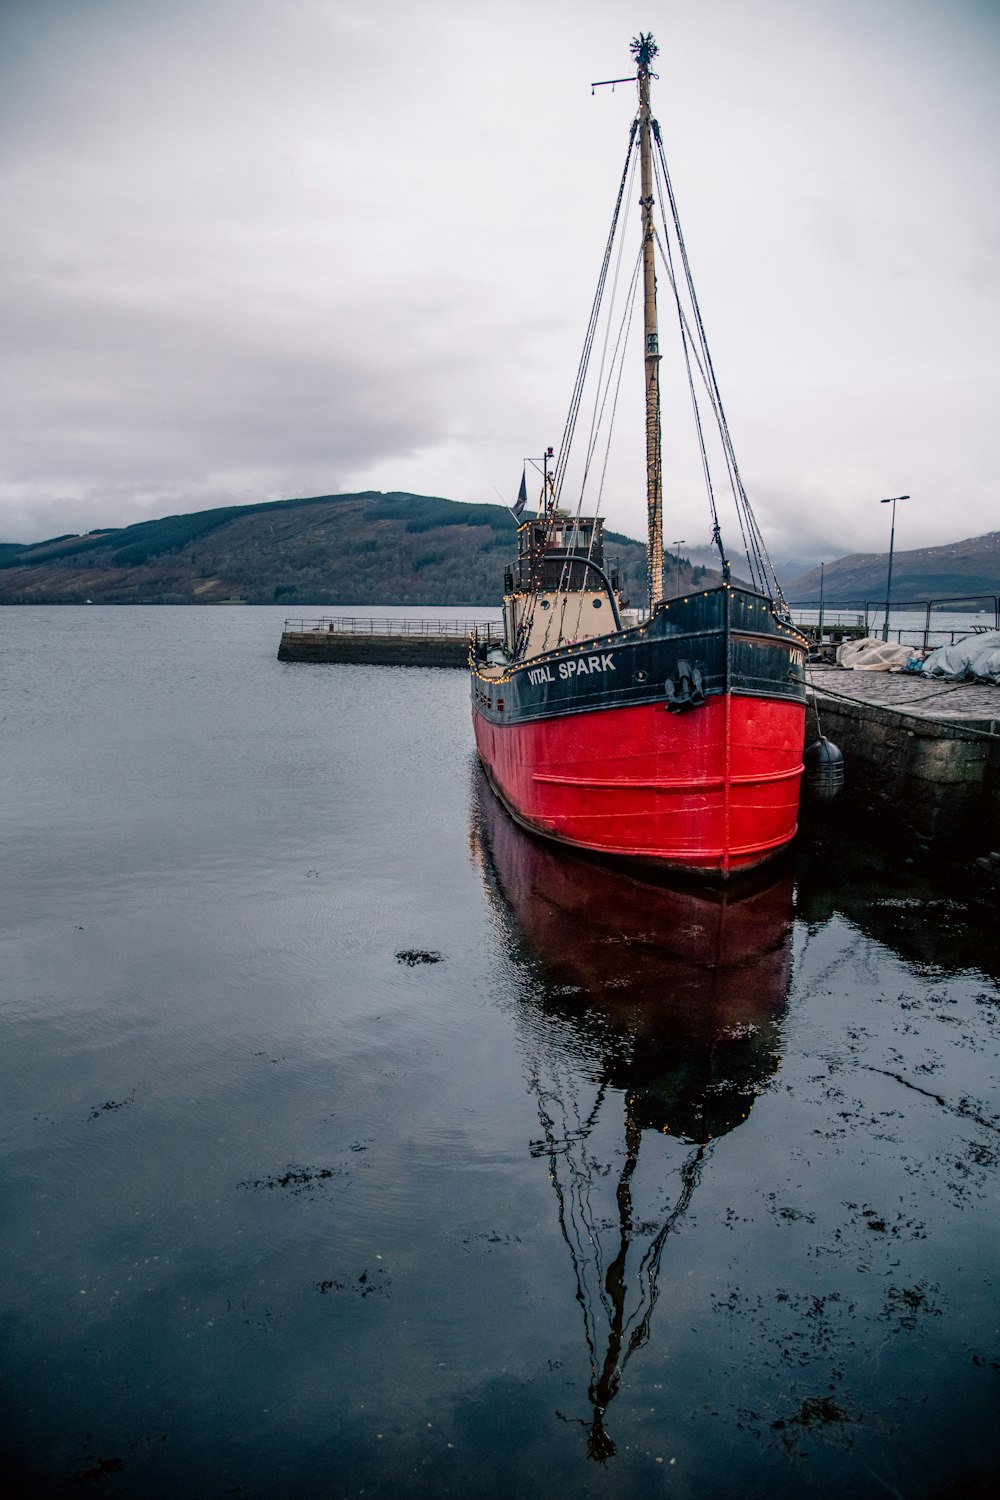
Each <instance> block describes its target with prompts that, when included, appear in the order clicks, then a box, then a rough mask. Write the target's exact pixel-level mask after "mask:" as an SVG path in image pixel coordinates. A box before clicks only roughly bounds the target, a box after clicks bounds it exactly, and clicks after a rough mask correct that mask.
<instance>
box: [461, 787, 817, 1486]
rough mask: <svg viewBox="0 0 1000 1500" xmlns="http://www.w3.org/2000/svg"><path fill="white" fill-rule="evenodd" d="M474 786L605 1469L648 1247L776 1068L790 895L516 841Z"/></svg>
mask: <svg viewBox="0 0 1000 1500" xmlns="http://www.w3.org/2000/svg"><path fill="white" fill-rule="evenodd" d="M477 780H478V783H479V785H478V793H477V806H476V809H475V812H474V819H473V822H474V834H473V837H474V842H475V844H476V847H477V852H478V854H479V857H480V863H481V867H482V870H483V876H484V880H485V883H486V886H487V890H488V892H489V895H490V899H491V902H492V904H493V908H494V911H495V913H496V916H497V918H498V920H499V921H500V923H501V924H502V925H503V927H504V929H505V931H506V933H507V935H508V939H509V944H510V948H511V950H512V954H513V956H514V957H515V959H516V961H517V962H518V963H519V964H520V965H521V966H522V967H523V968H524V969H525V971H526V979H527V983H526V984H525V987H524V995H523V1002H522V1006H521V1009H520V1011H519V1016H518V1030H519V1033H520V1035H521V1038H522V1043H523V1046H524V1049H525V1053H526V1058H527V1067H528V1074H529V1081H530V1084H531V1087H532V1090H533V1092H534V1094H535V1097H536V1099H537V1102H538V1116H539V1122H540V1125H541V1133H540V1136H539V1138H538V1140H537V1141H535V1142H533V1143H532V1147H531V1150H532V1154H533V1155H535V1156H538V1157H543V1158H546V1159H547V1161H548V1164H549V1173H550V1177H551V1180H552V1184H553V1188H554V1190H555V1194H556V1198H557V1202H558V1214H559V1225H560V1229H561V1232H562V1235H563V1238H564V1239H565V1241H566V1244H567V1246H568V1248H569V1253H570V1256H571V1259H572V1264H573V1271H574V1274H575V1278H576V1295H577V1300H578V1302H579V1303H580V1306H581V1308H582V1311H583V1318H584V1330H585V1336H586V1341H587V1348H588V1352H589V1356H590V1368H591V1379H590V1384H589V1388H588V1392H587V1394H588V1398H589V1401H590V1405H591V1408H592V1411H591V1414H590V1416H589V1417H588V1418H587V1420H586V1422H585V1424H584V1425H586V1426H587V1427H588V1429H589V1431H588V1452H589V1455H590V1457H592V1458H595V1459H597V1460H599V1461H602V1462H603V1461H604V1460H606V1459H608V1458H610V1457H612V1455H613V1454H614V1452H615V1444H614V1442H613V1440H612V1438H611V1436H610V1434H609V1432H608V1431H607V1428H606V1426H605V1414H606V1412H607V1409H608V1406H609V1404H610V1403H611V1401H612V1400H613V1399H614V1397H615V1394H616V1393H617V1391H618V1389H619V1387H620V1384H621V1380H622V1376H623V1374H624V1371H625V1368H626V1366H627V1364H628V1362H629V1360H630V1359H631V1357H632V1355H633V1354H634V1353H635V1352H636V1350H637V1349H640V1348H641V1347H642V1346H643V1345H644V1344H645V1343H646V1341H647V1340H648V1338H649V1335H650V1324H651V1320H652V1316H653V1311H654V1309H655V1306H656V1301H657V1297H658V1294H659V1276H660V1261H661V1257H662V1254H663V1250H664V1246H665V1244H666V1242H667V1240H668V1238H669V1236H670V1234H671V1231H673V1230H674V1229H675V1227H677V1226H678V1224H679V1222H680V1221H681V1220H682V1218H683V1216H684V1214H685V1213H686V1211H687V1209H688V1207H689V1205H690V1203H691V1199H692V1196H693V1194H694V1192H695V1189H696V1187H697V1185H698V1182H699V1179H700V1177H701V1175H702V1173H703V1171H704V1169H705V1167H706V1165H707V1163H708V1161H709V1159H710V1157H711V1153H712V1151H713V1150H714V1148H715V1144H716V1142H717V1140H718V1138H719V1137H720V1136H723V1135H725V1134H726V1133H727V1132H728V1131H731V1130H734V1129H735V1128H736V1127H737V1126H738V1125H740V1124H741V1123H742V1122H743V1121H744V1120H745V1119H746V1118H747V1115H748V1114H749V1113H750V1110H751V1107H752V1105H753V1103H754V1100H755V1099H756V1098H757V1097H758V1095H759V1094H761V1093H762V1092H763V1091H764V1089H765V1088H766V1087H767V1085H768V1083H769V1081H770V1080H771V1079H772V1078H773V1076H774V1074H775V1073H776V1072H777V1069H778V1065H779V1060H780V1045H779V1043H780V1023H781V1020H782V1017H783V1014H784V1008H785V1003H786V997H787V993H788V984H789V979H790V974H791V936H790V934H791V917H792V880H791V876H790V875H786V876H783V877H779V878H778V879H777V880H775V881H774V882H773V883H772V884H770V885H768V886H767V887H766V888H762V889H754V890H752V891H749V892H744V893H742V894H741V893H739V892H735V891H732V890H728V889H725V890H719V891H710V890H706V889H703V888H698V889H696V890H680V889H677V888H669V887H665V886H662V885H656V884H650V883H648V882H647V881H646V880H644V879H640V878H636V877H635V876H633V875H631V874H628V873H622V872H621V871H619V870H617V869H611V868H609V867H608V866H606V865H602V864H597V863H592V862H590V861H588V860H586V859H585V858H582V857H577V856H575V855H572V854H568V853H566V852H565V851H563V850H561V849H558V848H556V847H555V846H553V845H551V844H547V843H544V842H542V841H540V840H536V839H534V838H533V837H531V836H529V835H528V834H526V833H524V832H523V831H522V830H521V829H520V828H519V827H518V826H517V824H515V823H514V822H513V820H512V819H511V818H510V817H509V816H508V815H507V813H506V812H505V811H504V810H503V808H502V807H501V806H500V805H499V803H498V802H497V800H496V798H495V797H494V796H493V795H492V793H491V792H490V790H489V787H488V784H487V782H486V780H485V777H483V776H482V775H481V773H480V774H479V776H478V778H477ZM650 1136H655V1140H651V1139H650ZM644 1140H646V1141H647V1145H646V1150H645V1152H644V1155H643V1162H642V1164H640V1148H641V1147H642V1145H643V1141H644Z"/></svg>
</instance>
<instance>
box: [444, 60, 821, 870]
mask: <svg viewBox="0 0 1000 1500" xmlns="http://www.w3.org/2000/svg"><path fill="white" fill-rule="evenodd" d="M632 54H633V57H634V59H635V61H636V64H637V72H636V75H635V79H636V82H637V84H638V93H639V110H638V114H637V116H636V119H635V120H634V122H633V125H632V130H631V135H630V138H629V148H628V153H627V157H626V164H625V171H624V172H623V175H622V180H621V185H620V187H619V190H618V199H617V203H616V206H615V212H614V216H613V221H612V227H611V232H610V234H609V237H608V242H607V247H606V249H605V255H604V262H603V265H602V268H601V275H600V278H599V286H598V296H597V298H596V299H595V303H594V308H593V310H592V312H591V318H590V323H589V326H588V330H587V337H586V340H585V345H584V357H583V358H582V359H581V363H580V370H579V372H578V375H577V382H576V386H575V388H574V392H573V397H572V400H571V403H570V415H569V417H568V419H567V423H566V429H565V431H564V434H563V442H562V445H561V448H560V453H559V456H558V458H557V459H556V460H555V462H554V463H553V465H552V466H551V469H550V465H549V462H548V457H551V450H549V455H548V457H547V458H546V460H545V461H544V466H543V469H542V470H541V473H542V490H541V498H540V500H539V503H538V511H537V515H534V516H531V517H529V518H528V519H524V518H523V516H522V515H521V512H522V511H523V508H524V503H525V485H524V481H523V480H522V486H521V495H520V497H519V502H518V506H517V507H516V508H515V513H516V514H518V516H519V519H520V525H519V527H518V533H517V537H518V550H517V557H516V559H515V564H514V567H513V568H512V569H511V570H510V571H509V572H508V574H507V577H506V587H505V594H504V617H503V631H502V635H494V633H493V632H492V631H489V630H486V631H481V632H478V633H477V634H476V635H475V636H474V638H473V642H472V650H471V668H472V709H473V723H474V728H475V735H476V746H477V750H478V753H479V758H480V760H481V761H482V764H483V766H484V768H485V770H486V773H487V775H488V777H489V780H490V783H491V785H492V787H493V790H494V791H495V792H496V794H497V796H498V797H499V798H500V800H501V801H502V802H503V803H504V804H505V806H506V807H507V809H508V811H509V812H510V813H511V814H512V815H513V816H514V817H515V818H516V819H517V820H518V822H520V823H522V824H523V825H524V826H525V827H527V828H529V829H531V830H533V831H534V832H536V833H539V834H543V835H545V836H547V837H549V838H552V839H556V840H559V841H562V842H563V843H566V844H569V845H572V846H574V847H576V848H580V849H586V850H590V851H592V852H593V853H596V854H599V855H604V856H616V857H623V858H626V859H629V860H637V861H640V862H644V863H653V864H656V865H659V866H663V867H666V868H676V869H678V870H685V871H689V872H691V873H696V874H702V875H711V876H721V877H726V876H730V875H735V874H737V873H739V872H740V871H744V870H748V869H750V868H752V867H754V866H756V865H759V864H761V863H762V862H763V861H764V860H766V859H768V858H770V857H771V856H773V855H774V854H776V853H778V852H779V851H780V850H781V849H783V848H784V847H785V846H786V845H787V844H788V843H789V842H790V841H791V839H792V838H793V837H794V835H795V832H796V825H797V817H798V804H799V789H800V782H801V777H802V768H803V767H802V749H803V736H804V727H805V658H806V646H807V643H806V640H805V638H804V637H803V635H802V634H801V633H800V632H799V631H798V630H797V629H796V627H795V626H794V624H793V623H792V620H791V617H790V615H789V612H788V609H787V606H786V604H785V602H784V599H783V597H782V594H781V590H780V586H779V585H778V582H777V579H776V577H775V575H774V571H773V569H772V567H771V564H770V560H769V559H768V556H767V552H766V549H765V547H764V544H763V540H762V538H761V535H760V532H759V529H758V527H757V524H756V521H755V519H754V516H753V512H752V510H751V508H750V504H749V501H748V499H747V496H746V492H745V490H744V488H743V483H742V479H741V477H740V474H739V469H738V467H737V464H736V460H735V455H734V453H733V448H732V443H731V441H730V437H729V430H728V425H727V423H726V419H725V414H724V412H723V408H722V402H721V398H720V395H719V391H718V386H717V384H716V381H715V374H714V369H713V366H712V362H711V357H710V355H709V352H708V347H707V343H706V341H705V336H704V328H703V324H702V320H701V313H700V310H699V308H698V303H697V298H696V296H695V293H694V287H693V283H692V281H691V278H690V272H689V267H688V258H687V252H686V249H685V246H684V241H683V237H682V235H681V230H680V223H679V220H678V216H677V210H676V204H675V200H674V194H673V189H672V186H671V183H670V178H669V175H668V172H667V167H666V162H665V160H664V157H663V151H662V146H661V143H660V132H659V127H658V125H657V123H656V121H655V120H654V119H653V118H652V115H651V113H650V98H649V89H650V78H651V77H652V76H655V75H653V74H652V71H651V64H652V61H653V59H654V58H655V56H656V54H657V48H656V44H655V43H654V41H653V39H652V37H651V36H649V35H640V36H639V37H638V38H637V39H636V40H635V41H634V42H633V43H632ZM624 81H626V80H622V79H615V80H609V82H619V83H620V82H624ZM654 147H655V150H654ZM636 158H638V164H639V170H640V173H641V197H640V205H641V210H642V245H641V255H640V258H639V260H638V261H637V263H636V270H635V275H634V277H633V284H632V290H633V293H634V295H635V296H636V298H637V295H638V287H639V285H640V284H641V286H642V289H643V324H644V328H643V350H644V354H643V357H644V364H645V406H646V472H647V512H648V537H647V564H648V565H647V583H648V596H649V608H648V611H646V612H643V613H642V614H640V613H639V612H638V611H629V610H627V609H626V608H625V605H624V602H623V600H622V597H621V591H620V588H619V580H618V577H617V575H616V573H615V572H614V570H613V569H611V568H606V566H605V556H604V535H603V521H602V520H601V519H600V518H599V517H598V516H596V515H589V516H588V515H584V514H583V502H584V488H585V484H586V477H585V478H584V481H583V483H582V484H581V488H580V495H579V499H578V500H577V502H576V504H575V507H574V508H573V509H570V508H569V506H568V505H567V504H566V503H565V502H564V498H563V497H564V481H565V478H566V465H567V458H568V454H569V451H570V445H571V441H572V436H573V429H574V427H575V425H576V419H577V415H578V413H579V410H580V404H581V398H582V393H583V387H584V381H585V378H586V373H587V365H588V360H589V353H590V350H591V348H592V347H593V345H594V342H595V335H596V331H597V328H598V322H599V318H600V307H601V301H602V294H603V292H604V289H605V285H606V282H607V279H608V273H609V268H610V266H611V263H612V256H613V250H614V245H615V242H616V239H617V229H618V221H619V217H620V209H621V203H622V199H623V197H624V195H625V190H626V187H627V184H628V182H629V179H630V175H631V173H632V171H633V165H634V163H635V160H636ZM654 190H655V191H654ZM657 201H658V202H659V205H660V210H661V220H662V225H658V224H657V222H656V218H655V212H654V211H655V209H656V206H657ZM661 227H662V235H661V233H660V230H661ZM658 248H660V249H661V253H662V255H663V257H664V259H663V265H664V267H665V270H666V277H667V280H668V282H669V284H670V288H671V292H672V294H673V296H674V298H675V300H676V305H677V314H678V327H679V330H680V336H681V343H682V347H683V352H684V359H685V363H686V368H687V374H688V383H689V386H690V391H691V396H692V405H693V410H694V417H695V422H696V427H697V435H698V442H699V446H700V455H701V459H702V463H703V469H704V473H705V478H706V486H707V493H708V501H709V509H710V515H711V520H712V537H713V541H714V544H715V546H716V547H717V549H718V554H719V559H720V574H721V581H720V582H718V583H716V584H714V585H713V586H708V587H703V588H699V589H697V590H689V592H688V593H686V594H679V595H677V596H676V597H667V596H665V592H664V586H663V585H664V562H663V501H662V474H661V462H660V384H659V365H660V352H659V335H658V330H657V310H656V269H655V260H654V254H655V252H656V250H657V249H658ZM675 266H676V267H678V268H679V269H678V270H677V273H676V274H675ZM627 321H628V314H627V312H626V314H625V316H624V317H623V318H622V320H621V326H623V327H624V326H625V325H626V324H627ZM618 357H619V356H618V351H617V347H616V349H615V350H614V352H613V353H612V355H611V357H610V358H609V359H606V360H605V361H603V364H604V366H605V369H604V372H603V374H602V379H603V380H604V389H603V393H602V392H601V391H600V390H599V392H598V395H597V398H596V400H595V413H603V412H606V411H608V410H610V409H612V408H613V406H614V397H615V393H616V392H617V388H618V386H617V382H618V380H619V379H620V367H619V366H618V365H617V364H616V360H617V359H618ZM698 380H700V381H701V384H702V387H703V393H702V394H701V395H699V393H698V390H697V382H698ZM706 412H707V413H710V415H711V417H712V418H713V419H714V424H715V429H716V432H717V434H718V439H717V443H716V447H717V448H718V451H719V452H720V453H721V456H722V462H723V464H724V467H725V483H726V486H727V488H728V490H729V492H730V494H731V496H732V500H733V502H734V505H735V509H736V514H737V517H738V521H739V526H740V530H741V533H742V536H743V539H744V542H745V544H746V556H747V568H748V571H749V578H750V581H749V582H739V581H737V580H736V579H734V577H733V574H732V570H731V567H730V563H729V559H728V556H727V554H726V551H725V548H724V546H723V542H722V532H721V526H720V523H719V518H718V510H717V506H716V491H717V488H718V479H717V478H713V475H712V473H711V472H710V465H709V462H708V453H709V444H708V443H707V441H706V436H705V430H704V426H705V424H704V421H703V415H704V413H706ZM596 425H597V424H596V422H595V425H594V427H593V428H592V433H591V437H590V438H589V439H588V454H587V463H586V467H585V471H584V473H585V476H586V473H587V472H589V470H590V468H591V462H590V460H591V458H592V457H593V455H594V452H595V437H594V432H595V430H596Z"/></svg>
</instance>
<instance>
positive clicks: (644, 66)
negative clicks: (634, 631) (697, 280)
mask: <svg viewBox="0 0 1000 1500" xmlns="http://www.w3.org/2000/svg"><path fill="white" fill-rule="evenodd" d="M658 51H659V48H658V47H657V45H656V43H655V42H654V40H653V36H652V33H651V32H646V33H645V34H643V33H642V32H641V31H640V33H639V35H638V37H636V39H635V40H634V41H633V43H632V56H633V57H634V58H635V60H636V63H637V64H638V68H639V73H638V82H639V164H640V175H641V192H642V196H641V198H640V200H639V201H640V205H641V207H642V273H643V348H644V359H645V365H646V381H645V385H646V525H647V541H646V571H647V579H648V583H649V608H650V613H652V610H653V608H654V606H655V605H656V604H657V603H658V602H659V601H660V600H661V599H662V598H663V482H662V470H661V463H660V340H659V334H658V331H657V325H656V267H655V263H654V259H653V252H654V249H655V243H654V232H653V151H652V139H651V138H652V130H653V121H652V118H651V116H650V112H649V80H650V78H651V77H652V76H653V74H652V72H651V68H650V64H651V63H652V61H653V59H654V57H655V56H656V54H657V52H658Z"/></svg>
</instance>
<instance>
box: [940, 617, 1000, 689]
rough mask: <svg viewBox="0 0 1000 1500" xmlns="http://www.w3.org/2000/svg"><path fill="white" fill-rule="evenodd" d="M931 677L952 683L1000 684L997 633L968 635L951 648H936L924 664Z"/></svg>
mask: <svg viewBox="0 0 1000 1500" xmlns="http://www.w3.org/2000/svg"><path fill="white" fill-rule="evenodd" d="M924 671H925V672H926V673H928V675H929V676H931V677H948V678H951V679H952V680H953V681H955V682H965V681H968V680H970V679H971V680H972V681H974V682H997V683H1000V630H987V631H985V632H984V633H983V634H982V635H970V636H968V637H967V638H966V639H965V640H964V641H956V642H955V644H954V645H953V646H939V647H938V648H937V650H936V651H932V652H931V654H930V656H928V658H927V660H926V661H925V662H924Z"/></svg>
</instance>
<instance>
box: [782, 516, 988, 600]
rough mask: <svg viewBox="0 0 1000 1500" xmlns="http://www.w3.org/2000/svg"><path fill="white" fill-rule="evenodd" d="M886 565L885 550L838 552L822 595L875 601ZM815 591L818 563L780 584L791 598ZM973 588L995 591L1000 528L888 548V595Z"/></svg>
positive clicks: (948, 593) (938, 594) (928, 595)
mask: <svg viewBox="0 0 1000 1500" xmlns="http://www.w3.org/2000/svg"><path fill="white" fill-rule="evenodd" d="M888 571H889V554H888V552H883V553H876V552H867V553H861V552H856V553H853V554H852V555H851V556H849V557H840V558H838V559H837V560H836V561H835V562H830V563H827V564H826V567H825V568H824V570H823V597H824V599H825V600H826V601H827V602H828V603H830V604H849V603H861V602H863V601H864V600H871V601H873V602H880V601H882V600H884V599H885V591H886V581H887V578H888ZM819 591H820V570H819V568H813V569H812V570H811V571H810V572H808V573H803V574H802V575H801V577H799V578H794V579H792V581H791V582H790V583H787V584H786V585H785V595H786V597H787V598H788V599H789V600H791V601H792V602H793V603H794V602H799V603H803V604H804V603H806V602H807V601H808V600H815V599H818V598H819ZM973 594H1000V531H989V532H986V533H985V535H983V536H974V537H967V538H966V539H965V540H964V541H961V542H948V543H946V544H945V545H944V546H942V547H918V548H916V549H915V550H913V551H909V552H900V551H898V550H897V551H896V552H895V553H894V555H893V560H892V597H893V600H894V601H896V600H898V601H899V602H900V603H904V602H913V603H916V602H918V601H925V600H927V599H943V598H950V597H952V596H955V595H958V596H960V597H961V596H965V595H973Z"/></svg>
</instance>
